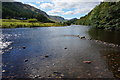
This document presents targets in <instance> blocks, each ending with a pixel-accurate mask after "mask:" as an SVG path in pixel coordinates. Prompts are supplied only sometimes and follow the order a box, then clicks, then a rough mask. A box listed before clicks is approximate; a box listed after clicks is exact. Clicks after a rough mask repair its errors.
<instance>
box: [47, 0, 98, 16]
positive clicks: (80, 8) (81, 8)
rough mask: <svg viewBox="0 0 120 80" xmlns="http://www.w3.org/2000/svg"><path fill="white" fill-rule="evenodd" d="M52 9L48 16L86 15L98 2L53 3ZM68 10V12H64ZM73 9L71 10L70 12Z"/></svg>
mask: <svg viewBox="0 0 120 80" xmlns="http://www.w3.org/2000/svg"><path fill="white" fill-rule="evenodd" d="M53 4H54V7H53V9H52V10H51V11H48V14H49V13H50V14H55V13H58V14H62V15H73V14H87V13H88V12H90V11H91V10H92V9H93V8H94V7H95V6H96V5H98V4H99V2H79V3H78V2H66V1H64V2H56V1H55V2H53ZM66 9H69V10H66ZM71 9H73V10H71Z"/></svg>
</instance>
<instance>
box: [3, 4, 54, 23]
mask: <svg viewBox="0 0 120 80" xmlns="http://www.w3.org/2000/svg"><path fill="white" fill-rule="evenodd" d="M41 12H42V11H41ZM2 18H3V19H21V20H25V19H32V18H36V19H37V20H38V21H40V22H50V23H53V21H51V20H49V19H48V18H47V17H46V16H44V15H43V14H41V13H40V12H38V11H37V9H36V8H34V7H32V6H29V5H25V4H22V3H20V2H3V3H2Z"/></svg>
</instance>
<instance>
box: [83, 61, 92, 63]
mask: <svg viewBox="0 0 120 80" xmlns="http://www.w3.org/2000/svg"><path fill="white" fill-rule="evenodd" d="M83 63H87V64H90V63H91V61H83Z"/></svg>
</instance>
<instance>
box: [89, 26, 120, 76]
mask: <svg viewBox="0 0 120 80" xmlns="http://www.w3.org/2000/svg"><path fill="white" fill-rule="evenodd" d="M88 33H89V35H90V37H91V38H92V39H96V40H100V41H102V42H103V43H104V42H108V43H107V45H109V44H111V43H112V44H117V45H120V37H119V35H120V32H119V31H108V30H100V29H94V28H91V29H89V31H88ZM109 46H110V45H109ZM101 53H102V55H103V57H105V60H106V63H107V64H108V69H109V70H110V71H112V72H113V74H114V76H115V77H117V78H120V48H119V47H117V46H116V47H115V46H112V47H111V46H110V48H108V49H105V50H103V51H101Z"/></svg>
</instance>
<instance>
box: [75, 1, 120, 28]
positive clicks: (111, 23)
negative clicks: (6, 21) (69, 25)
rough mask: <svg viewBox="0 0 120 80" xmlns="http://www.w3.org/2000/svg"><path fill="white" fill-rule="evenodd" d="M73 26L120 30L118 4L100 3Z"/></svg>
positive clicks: (119, 6)
mask: <svg viewBox="0 0 120 80" xmlns="http://www.w3.org/2000/svg"><path fill="white" fill-rule="evenodd" d="M75 24H80V25H90V26H93V27H96V28H100V29H110V30H120V2H102V3H101V4H100V5H98V6H96V7H95V8H94V9H93V10H92V11H91V12H90V13H89V14H88V15H86V16H84V17H81V18H80V19H78V20H77V21H76V22H75Z"/></svg>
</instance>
